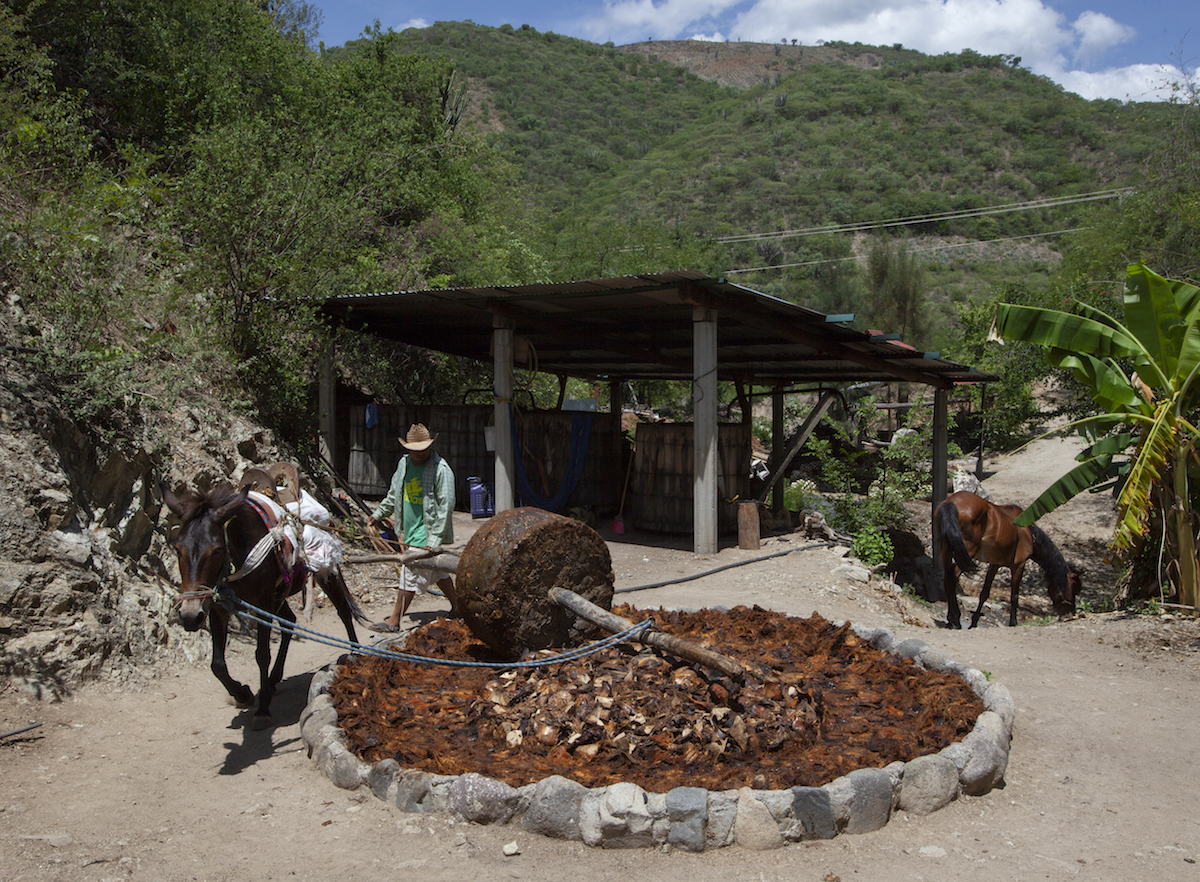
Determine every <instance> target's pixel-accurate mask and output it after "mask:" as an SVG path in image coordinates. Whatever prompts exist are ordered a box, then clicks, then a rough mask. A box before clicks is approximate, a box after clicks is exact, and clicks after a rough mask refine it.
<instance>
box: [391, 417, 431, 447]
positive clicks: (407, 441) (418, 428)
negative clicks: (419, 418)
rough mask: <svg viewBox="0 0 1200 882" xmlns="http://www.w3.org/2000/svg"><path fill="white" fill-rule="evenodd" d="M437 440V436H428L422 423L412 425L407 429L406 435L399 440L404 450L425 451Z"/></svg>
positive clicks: (427, 431)
mask: <svg viewBox="0 0 1200 882" xmlns="http://www.w3.org/2000/svg"><path fill="white" fill-rule="evenodd" d="M436 440H437V435H430V434H429V430H428V429H427V428H425V424H424V423H413V424H412V425H411V426H409V427H408V434H407V435H406V436H405V437H403V438H401V439H400V444H401V446H403V447H404V449H405V450H425V449H427V448H428V447H430V446H431V445H432V444H433V442H434V441H436Z"/></svg>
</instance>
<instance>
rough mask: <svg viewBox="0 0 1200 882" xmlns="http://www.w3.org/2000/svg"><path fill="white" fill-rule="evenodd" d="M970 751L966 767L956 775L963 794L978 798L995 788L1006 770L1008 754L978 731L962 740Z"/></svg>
mask: <svg viewBox="0 0 1200 882" xmlns="http://www.w3.org/2000/svg"><path fill="white" fill-rule="evenodd" d="M962 745H963V746H964V747H966V748H968V749H969V750H970V751H971V758H970V759H969V760H967V765H966V767H965V768H963V769H962V770H961V771H960V772H959V773H958V780H959V783H961V784H962V789H963V793H966V794H969V795H970V796H980V795H982V794H984V793H987V792H988V791H989V790H991V789H992V788H993V787H995V786H996V785H997V784H998V783H999V782H1000V781H1001V780H1002V779H1003V778H1004V772H1005V770H1006V769H1007V768H1008V754H1007V753H1006V752H1005V751H1003V750H1001V749H1000V747H999V746H998V745H997V744H996V742H994V741H992V739H991V738H989V737H988V736H987V735H986V734H984V733H983V732H980V731H972V732H971V734H970V735H968V736H967V737H966V738H964V739H963V740H962Z"/></svg>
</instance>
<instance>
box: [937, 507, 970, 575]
mask: <svg viewBox="0 0 1200 882" xmlns="http://www.w3.org/2000/svg"><path fill="white" fill-rule="evenodd" d="M935 516H936V518H937V525H938V532H939V533H941V535H942V548H943V549H945V547H946V546H949V547H950V555H951V556H952V557H953V558H954V562H955V563H956V564H957V565H958V568H959V569H960V570H962V571H963V572H964V573H973V572H975V571H976V570H977V569H979V565H978V564H976V563H975V561H973V560H971V555H969V554H968V553H967V546H966V544H965V543H964V542H963V536H962V528H961V527H960V526H959V524H958V509H957V508H955V507H954V505H952V504H950V503H947V502H943V503H942V504H941V505H939V506H938V507H937V512H936V515H935Z"/></svg>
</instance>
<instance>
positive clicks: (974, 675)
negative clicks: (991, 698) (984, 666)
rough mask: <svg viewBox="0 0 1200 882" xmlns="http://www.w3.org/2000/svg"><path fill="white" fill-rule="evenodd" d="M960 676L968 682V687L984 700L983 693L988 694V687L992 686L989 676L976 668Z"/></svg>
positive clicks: (969, 669)
mask: <svg viewBox="0 0 1200 882" xmlns="http://www.w3.org/2000/svg"><path fill="white" fill-rule="evenodd" d="M959 676H961V677H962V678H963V679H964V680H966V681H967V685H968V686H970V687H971V691H972V692H974V693H975V694H976V695H978V696H979V697H980V698H983V693H985V692H987V690H988V686H990V685H992V684H991V683H990V682H989V681H988V678H987V674H985V673H984V672H983V671H979V670H976V669H975V668H968V669H967V670H966V671H964V672H963V673H962V674H960V675H959Z"/></svg>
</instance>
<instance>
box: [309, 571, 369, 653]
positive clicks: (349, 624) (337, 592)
mask: <svg viewBox="0 0 1200 882" xmlns="http://www.w3.org/2000/svg"><path fill="white" fill-rule="evenodd" d="M314 580H315V581H316V582H317V583H318V584H319V585H320V586H321V590H322V591H324V592H325V596H326V597H328V598H329V599H330V600H331V601H333V606H334V609H336V610H337V614H338V618H339V619H341V620H342V624H343V625H345V626H346V636H347V637H348V638H349V640H350V642H351V643H357V642H358V634H357V632H356V631H355V630H354V611H355V606H357V604H356V603H355V601H354V596H353V595H352V594H351V593H350V586H349V585H347V584H346V580H345V578H344V577H343V576H342V573H341V571H340V570H338V569H337V568H336V567H335V568H334V569H333V570H332V571H330V572H329V573H328V575H326V576H324V577H321V578H317V577H315V576H314ZM360 613H361V611H360Z"/></svg>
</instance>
